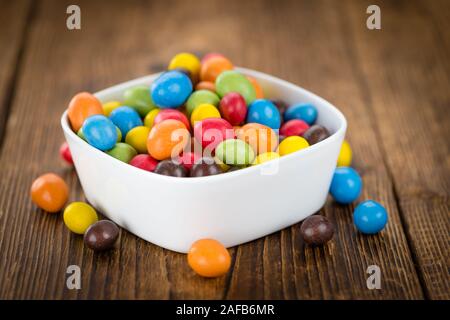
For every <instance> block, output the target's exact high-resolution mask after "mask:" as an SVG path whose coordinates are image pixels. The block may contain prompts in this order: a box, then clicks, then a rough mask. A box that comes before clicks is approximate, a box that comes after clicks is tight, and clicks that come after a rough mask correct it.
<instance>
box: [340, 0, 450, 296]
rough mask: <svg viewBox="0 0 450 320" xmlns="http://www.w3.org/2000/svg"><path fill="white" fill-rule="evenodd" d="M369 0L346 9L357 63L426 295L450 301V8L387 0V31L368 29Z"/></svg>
mask: <svg viewBox="0 0 450 320" xmlns="http://www.w3.org/2000/svg"><path fill="white" fill-rule="evenodd" d="M369 2H370V1H364V2H360V3H359V7H358V6H356V5H355V4H354V2H349V3H347V6H346V8H347V11H348V12H349V14H348V16H347V17H348V19H349V21H350V22H349V25H348V29H347V30H348V36H349V38H350V41H351V43H352V44H354V48H355V50H357V56H356V57H355V58H356V59H355V65H356V68H359V69H361V77H360V80H361V82H362V84H363V85H364V86H366V87H367V90H368V91H370V94H369V98H368V101H367V102H368V103H367V104H368V106H369V107H370V109H371V114H372V115H373V117H374V118H375V123H376V127H377V129H376V130H377V132H378V135H379V142H380V148H381V150H382V152H383V153H384V155H385V158H386V161H387V165H388V169H389V174H390V175H391V176H392V177H393V179H394V186H395V194H396V197H397V198H398V201H399V203H400V210H401V215H402V219H403V221H404V223H405V225H406V231H407V236H408V239H409V241H410V245H411V248H412V252H413V255H414V258H415V261H416V263H417V264H418V266H417V267H418V270H419V274H420V277H421V281H422V282H423V284H424V286H425V294H426V297H429V298H433V299H448V298H450V273H449V270H450V269H449V266H450V265H449V260H448V249H449V234H450V220H449V212H450V207H449V204H450V202H449V190H450V166H449V164H450V162H449V159H450V158H449V146H450V144H449V136H450V115H449V112H448V111H449V109H448V107H449V103H450V93H449V87H450V78H449V75H450V62H449V60H448V57H449V55H450V47H449V43H450V41H449V40H450V34H449V33H448V30H449V28H450V20H449V12H450V3H449V2H448V1H429V2H428V1H421V2H418V1H413V2H411V1H395V2H389V1H388V2H383V3H382V5H381V10H382V30H380V31H369V30H367V29H365V28H363V27H362V26H363V23H364V21H363V20H364V19H365V17H364V16H362V15H361V12H363V8H364V7H365V6H367V5H368V3H369ZM358 26H361V27H358Z"/></svg>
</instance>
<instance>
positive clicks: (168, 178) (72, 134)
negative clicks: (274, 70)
mask: <svg viewBox="0 0 450 320" xmlns="http://www.w3.org/2000/svg"><path fill="white" fill-rule="evenodd" d="M235 70H237V71H240V72H242V73H244V74H245V75H248V76H251V77H254V78H257V79H258V78H265V79H267V80H268V81H270V82H274V83H275V84H276V85H277V86H283V87H289V88H291V89H293V90H297V91H301V92H302V94H303V95H305V96H312V97H314V98H315V99H316V100H319V101H320V102H321V103H322V104H324V105H325V106H326V107H327V108H329V109H330V110H331V111H332V112H333V113H334V116H336V117H337V119H338V120H339V123H340V126H339V128H338V129H337V130H336V131H335V132H334V133H333V134H332V135H330V136H329V137H328V138H326V139H325V140H322V141H320V142H318V143H316V144H313V145H312V146H309V147H308V148H305V149H302V150H299V151H296V152H293V153H291V154H288V155H285V156H282V157H280V158H277V159H275V160H273V161H279V165H282V163H283V162H286V161H289V159H292V158H294V157H300V158H301V157H304V156H305V155H307V154H308V153H312V152H315V151H316V150H317V149H321V148H325V147H326V146H327V145H328V144H331V143H333V142H335V141H336V140H337V139H338V137H339V136H340V135H343V134H344V133H345V130H346V129H347V120H346V119H345V116H344V115H343V113H342V112H341V111H340V110H339V109H337V108H336V107H335V106H334V105H333V104H331V103H330V102H328V101H327V100H325V99H324V98H322V97H320V96H318V95H316V94H314V93H312V92H311V91H309V90H306V89H304V88H302V87H300V86H297V85H295V84H293V83H290V82H288V81H286V80H282V79H280V78H277V77H274V76H271V75H268V74H266V73H263V72H259V71H255V70H251V69H247V68H241V67H235ZM161 73H162V72H159V73H154V74H151V75H147V76H143V77H139V78H136V79H133V80H129V81H125V82H121V83H119V84H116V85H113V86H111V87H108V88H106V89H103V90H100V91H97V92H95V93H94V94H93V95H94V96H96V97H98V96H99V95H103V94H107V93H109V91H116V90H120V87H131V86H134V85H139V84H141V83H142V82H147V81H149V80H151V79H155V78H156V77H158V75H160V74H161ZM60 121H61V126H62V129H63V131H64V133H65V134H66V135H68V136H69V137H71V138H73V140H74V141H76V142H77V143H78V144H80V143H81V145H82V146H83V144H85V145H84V146H83V148H86V147H87V148H88V149H91V150H89V151H90V152H96V153H97V155H98V156H100V157H105V159H108V160H112V161H116V164H117V165H118V166H119V168H121V167H123V169H124V170H133V171H134V174H136V173H144V174H143V177H148V178H150V177H153V178H155V179H161V180H166V181H179V183H186V184H192V183H202V182H205V181H216V180H217V181H220V180H223V179H228V178H233V177H239V176H241V175H244V174H246V173H248V174H250V173H251V172H253V171H256V170H261V169H262V168H263V167H264V166H266V167H267V166H269V165H271V162H272V161H268V162H265V163H262V164H259V165H256V166H249V167H246V168H244V169H242V170H236V171H232V172H225V173H223V174H217V175H211V176H205V177H195V178H191V177H182V178H180V177H172V176H166V175H161V174H157V173H154V172H151V171H146V170H143V169H140V168H138V167H135V166H132V165H130V164H128V163H125V162H123V161H120V160H118V159H116V158H114V157H111V156H110V155H108V154H107V153H105V152H103V151H101V150H99V149H96V148H94V147H93V146H91V145H90V144H89V143H87V142H86V141H85V140H83V139H81V138H80V137H79V136H78V135H77V134H76V133H75V132H74V131H73V130H72V128H71V127H70V125H69V121H68V118H67V109H66V110H65V111H64V113H63V114H62V116H61V120H60ZM133 171H131V172H133Z"/></svg>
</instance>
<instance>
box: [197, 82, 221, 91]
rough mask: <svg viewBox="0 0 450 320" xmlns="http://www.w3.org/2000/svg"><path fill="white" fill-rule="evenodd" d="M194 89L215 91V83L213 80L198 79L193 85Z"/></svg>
mask: <svg viewBox="0 0 450 320" xmlns="http://www.w3.org/2000/svg"><path fill="white" fill-rule="evenodd" d="M195 90H209V91H212V92H216V85H215V84H214V82H209V81H200V82H199V83H197V85H196V86H195Z"/></svg>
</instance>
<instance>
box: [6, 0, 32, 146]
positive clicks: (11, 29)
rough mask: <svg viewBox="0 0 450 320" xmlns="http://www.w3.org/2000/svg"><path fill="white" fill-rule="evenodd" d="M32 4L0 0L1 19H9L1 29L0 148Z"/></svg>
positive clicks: (22, 1) (21, 0)
mask: <svg viewBox="0 0 450 320" xmlns="http://www.w3.org/2000/svg"><path fill="white" fill-rule="evenodd" d="M30 5H31V3H30V1H28V0H19V1H0V21H8V23H4V24H3V26H2V28H1V30H0V43H1V44H2V50H0V70H2V72H0V148H1V145H2V140H3V136H4V132H5V124H6V121H7V118H8V110H9V106H10V104H11V100H12V98H13V94H14V92H13V88H14V84H15V80H16V77H15V75H16V73H17V72H18V71H19V65H18V61H19V60H20V55H21V52H22V51H23V50H22V49H23V42H24V38H25V36H26V33H25V31H26V25H27V23H29V20H30V19H31V15H30V14H29V13H30V12H29V11H30ZM11 17H14V19H10V18H11Z"/></svg>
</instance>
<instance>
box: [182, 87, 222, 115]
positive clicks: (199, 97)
mask: <svg viewBox="0 0 450 320" xmlns="http://www.w3.org/2000/svg"><path fill="white" fill-rule="evenodd" d="M219 102H220V98H219V97H218V96H217V94H215V93H214V92H212V91H209V90H198V91H194V92H193V93H192V94H191V95H190V97H189V99H188V100H187V102H186V111H187V112H188V114H189V116H190V115H191V113H192V111H194V109H195V108H196V107H197V106H198V105H200V104H203V103H209V104H212V105H214V106H216V107H217V106H219Z"/></svg>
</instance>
